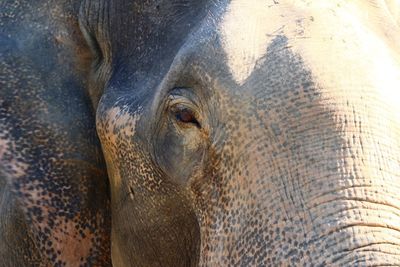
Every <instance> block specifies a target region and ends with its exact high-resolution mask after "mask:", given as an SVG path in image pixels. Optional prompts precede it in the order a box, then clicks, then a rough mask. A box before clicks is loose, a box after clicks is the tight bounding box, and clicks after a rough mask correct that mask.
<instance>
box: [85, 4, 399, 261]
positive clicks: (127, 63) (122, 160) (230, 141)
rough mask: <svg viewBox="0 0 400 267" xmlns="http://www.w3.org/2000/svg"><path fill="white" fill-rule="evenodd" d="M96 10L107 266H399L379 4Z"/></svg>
mask: <svg viewBox="0 0 400 267" xmlns="http://www.w3.org/2000/svg"><path fill="white" fill-rule="evenodd" d="M109 5H110V6H112V7H111V8H110V10H111V11H110V14H106V15H104V16H102V17H100V18H98V21H99V22H101V23H100V25H101V27H100V30H99V28H98V27H96V25H99V24H96V25H94V26H93V24H91V23H90V22H89V23H88V22H87V21H84V23H83V28H84V29H86V30H87V31H88V33H87V36H92V38H91V39H90V41H91V42H92V47H94V48H98V49H97V50H96V51H97V55H98V58H99V59H100V61H101V62H100V63H99V64H98V65H97V70H99V73H97V74H96V75H97V76H98V77H105V76H107V75H108V78H107V79H106V81H107V83H104V92H102V97H101V100H100V101H99V103H98V109H97V119H96V120H97V131H98V134H99V136H100V140H101V144H102V148H103V153H104V155H105V159H106V162H107V168H108V174H109V179H110V187H111V203H112V204H111V209H112V258H113V262H114V264H116V265H118V266H127V265H135V266H150V265H154V266H155V265H161V266H167V265H171V266H178V265H182V266H187V265H196V264H197V263H198V264H199V265H200V266H239V265H240V266H250V265H258V266H265V265H278V264H285V265H286V264H287V265H290V264H293V265H297V264H302V265H319V264H338V265H342V264H343V265H354V264H356V263H360V264H361V263H363V264H367V263H368V264H378V263H379V264H399V263H400V231H399V230H400V224H399V222H400V217H399V216H400V197H399V195H398V191H399V189H400V176H399V174H400V165H399V162H400V153H399V151H400V147H399V140H400V139H399V138H400V127H399V125H400V124H399V123H400V120H399V119H400V117H399V114H400V109H399V107H398V102H399V100H400V95H399V92H398V90H397V88H400V61H399V59H400V49H399V48H400V47H399V44H400V39H399V38H400V34H399V33H400V30H399V27H398V25H396V20H395V19H391V18H393V17H390V16H392V15H390V13H389V12H388V11H387V9H386V7H385V3H383V2H381V1H376V3H375V5H374V4H373V3H370V2H362V1H358V2H357V1H356V2H353V3H345V2H343V1H314V2H312V1H279V3H278V1H258V0H255V1H250V2H249V1H241V0H234V1H219V2H214V1H209V2H208V1H195V2H194V1H193V2H187V1H161V2H158V1H154V2H152V1H150V2H147V1H145V2H139V1H131V2H129V3H127V2H123V3H122V2H118V3H114V4H113V3H110V4H109ZM86 12H87V13H88V14H89V13H90V12H92V13H95V14H98V13H100V12H98V11H93V10H90V8H88V10H86ZM113 12H116V13H117V14H118V16H116V15H115V14H116V13H113ZM91 29H92V30H91ZM93 29H94V30H93ZM95 40H96V41H95ZM94 50H95V49H94ZM104 70H107V71H104ZM99 88H101V87H97V90H99ZM197 261H198V262H197Z"/></svg>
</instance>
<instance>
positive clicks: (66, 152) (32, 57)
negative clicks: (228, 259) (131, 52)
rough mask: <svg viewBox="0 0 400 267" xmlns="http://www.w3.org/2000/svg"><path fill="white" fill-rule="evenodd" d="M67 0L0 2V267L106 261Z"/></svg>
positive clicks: (93, 147) (95, 148) (94, 151)
mask: <svg viewBox="0 0 400 267" xmlns="http://www.w3.org/2000/svg"><path fill="white" fill-rule="evenodd" d="M57 2H59V3H57ZM73 2H79V1H27V0H26V1H19V2H18V4H15V3H16V2H15V1H14V0H4V1H2V2H1V4H0V10H1V11H0V13H2V14H1V25H2V33H0V44H1V45H0V52H1V53H0V56H1V59H0V62H1V63H0V64H1V67H0V75H1V76H0V87H1V90H0V217H1V220H0V239H1V242H0V259H2V262H3V264H5V266H64V265H66V266H83V265H84V266H109V265H111V263H110V239H109V234H110V217H109V216H110V212H109V197H108V195H109V193H108V182H107V175H106V169H105V164H104V161H103V157H102V153H101V148H100V144H99V141H98V138H97V135H96V129H95V117H94V114H93V113H94V112H93V109H92V107H91V102H90V99H89V97H88V93H87V92H86V90H85V87H86V82H85V78H84V77H86V75H87V71H86V70H87V69H88V64H87V63H88V62H89V63H90V61H91V60H90V52H89V49H88V48H87V47H86V46H85V45H84V41H83V37H82V36H81V33H80V30H79V26H78V19H77V14H78V13H79V6H77V4H72V3H73ZM4 261H5V262H4Z"/></svg>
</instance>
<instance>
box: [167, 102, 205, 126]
mask: <svg viewBox="0 0 400 267" xmlns="http://www.w3.org/2000/svg"><path fill="white" fill-rule="evenodd" d="M173 113H174V116H175V119H176V120H177V121H178V122H180V123H184V124H193V125H194V126H196V127H197V128H199V129H200V128H201V125H200V123H199V121H198V120H197V118H196V114H195V112H194V111H193V110H191V109H190V108H188V107H182V106H177V107H175V108H174V109H173Z"/></svg>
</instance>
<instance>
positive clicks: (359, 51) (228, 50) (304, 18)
mask: <svg viewBox="0 0 400 267" xmlns="http://www.w3.org/2000/svg"><path fill="white" fill-rule="evenodd" d="M278 2H279V3H278ZM389 28H391V27H390V21H386V19H385V9H384V8H383V7H382V8H376V7H371V3H369V2H368V1H355V2H352V3H347V2H346V1H339V0H334V1H324V0H321V1H272V0H271V1H262V0H253V1H246V0H234V1H231V3H230V4H229V5H228V7H227V8H226V10H225V11H224V15H223V16H222V19H221V22H220V23H219V25H218V33H219V36H220V40H221V44H222V48H223V51H224V53H225V54H226V64H227V66H228V69H229V71H230V73H231V74H232V77H233V79H234V80H235V82H236V83H238V84H239V85H242V84H243V83H244V82H245V81H246V79H247V78H249V77H250V76H251V74H252V73H253V72H254V71H255V70H256V69H257V67H258V66H261V65H262V64H263V61H264V60H265V55H266V54H267V52H268V51H267V47H268V46H269V45H270V44H271V42H273V40H274V38H276V36H279V35H280V36H285V37H286V38H287V40H288V42H287V46H286V47H285V49H289V50H291V51H292V52H293V53H295V54H297V55H299V56H301V57H302V59H303V60H304V62H305V64H306V65H307V67H308V68H309V69H310V70H312V72H313V74H314V77H313V79H315V80H316V82H318V84H320V85H321V86H326V87H332V86H335V88H348V87H349V84H351V83H355V82H358V83H359V82H363V83H364V85H365V86H368V87H371V88H377V89H378V90H376V92H378V93H379V94H380V96H382V99H384V100H385V102H391V100H393V99H400V98H399V97H400V96H399V92H398V91H397V92H396V90H394V88H395V87H396V85H399V62H400V61H399V54H398V52H397V54H396V53H395V50H396V48H394V49H393V45H392V44H393V43H396V40H394V39H393V38H395V39H396V38H397V37H395V36H396V34H393V32H391V33H390V32H389V31H390V30H389ZM388 36H394V37H388ZM372 51H373V52H372ZM397 51H399V50H398V49H397ZM268 67H273V66H268ZM397 87H398V86H397ZM358 93H360V92H358ZM390 104H391V105H392V106H393V107H394V108H395V107H396V106H397V105H396V104H395V103H390Z"/></svg>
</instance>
